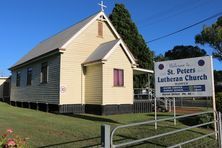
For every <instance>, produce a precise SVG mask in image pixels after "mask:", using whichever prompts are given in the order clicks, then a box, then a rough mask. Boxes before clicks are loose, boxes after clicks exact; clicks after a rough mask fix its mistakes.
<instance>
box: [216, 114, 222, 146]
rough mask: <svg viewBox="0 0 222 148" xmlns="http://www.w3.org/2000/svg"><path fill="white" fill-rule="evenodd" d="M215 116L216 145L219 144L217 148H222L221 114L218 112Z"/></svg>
mask: <svg viewBox="0 0 222 148" xmlns="http://www.w3.org/2000/svg"><path fill="white" fill-rule="evenodd" d="M217 116H218V119H217V124H218V126H217V132H218V136H217V140H218V143H219V148H222V136H221V134H222V129H221V128H222V127H221V113H220V112H218V114H217ZM215 122H216V121H215Z"/></svg>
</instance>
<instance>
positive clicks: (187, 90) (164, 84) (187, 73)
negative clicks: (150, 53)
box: [155, 56, 213, 97]
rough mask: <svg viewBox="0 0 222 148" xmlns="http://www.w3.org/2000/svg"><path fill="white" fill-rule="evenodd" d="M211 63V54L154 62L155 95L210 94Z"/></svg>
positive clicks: (211, 88)
mask: <svg viewBox="0 0 222 148" xmlns="http://www.w3.org/2000/svg"><path fill="white" fill-rule="evenodd" d="M212 65H213V64H212V57H211V56H206V57H198V58H189V59H182V60H172V61H162V62H156V63H155V91H156V97H202V96H212V95H213V67H212Z"/></svg>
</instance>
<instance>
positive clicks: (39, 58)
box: [8, 48, 65, 71]
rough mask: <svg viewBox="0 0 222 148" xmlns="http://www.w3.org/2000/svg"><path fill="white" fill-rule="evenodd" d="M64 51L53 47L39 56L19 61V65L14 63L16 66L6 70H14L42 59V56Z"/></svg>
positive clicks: (45, 56)
mask: <svg viewBox="0 0 222 148" xmlns="http://www.w3.org/2000/svg"><path fill="white" fill-rule="evenodd" d="M64 51H65V49H58V48H57V49H54V50H52V51H50V52H47V53H45V54H42V55H40V56H37V57H35V58H33V59H30V60H28V61H26V62H24V63H21V64H19V65H16V66H12V67H10V68H9V69H8V70H11V71H12V70H14V69H18V68H21V67H24V66H26V65H29V64H32V63H34V62H37V61H39V60H42V59H44V58H47V57H50V56H53V55H56V54H61V53H63V52H64Z"/></svg>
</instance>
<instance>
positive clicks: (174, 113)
mask: <svg viewBox="0 0 222 148" xmlns="http://www.w3.org/2000/svg"><path fill="white" fill-rule="evenodd" d="M173 117H174V125H176V124H177V120H176V103H175V98H173Z"/></svg>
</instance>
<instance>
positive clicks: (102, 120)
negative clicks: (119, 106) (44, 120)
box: [65, 114, 121, 124]
mask: <svg viewBox="0 0 222 148" xmlns="http://www.w3.org/2000/svg"><path fill="white" fill-rule="evenodd" d="M65 115H66V116H70V117H75V118H80V119H84V120H90V121H95V122H108V123H116V124H121V123H120V122H117V121H115V120H112V119H107V118H103V117H102V116H101V117H96V116H91V115H85V114H84V115H81V114H65Z"/></svg>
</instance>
